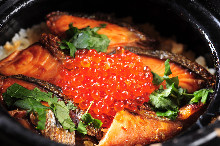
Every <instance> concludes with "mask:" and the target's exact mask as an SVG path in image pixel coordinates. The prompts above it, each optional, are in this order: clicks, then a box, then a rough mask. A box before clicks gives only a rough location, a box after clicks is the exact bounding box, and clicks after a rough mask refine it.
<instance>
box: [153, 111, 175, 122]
mask: <svg viewBox="0 0 220 146" xmlns="http://www.w3.org/2000/svg"><path fill="white" fill-rule="evenodd" d="M178 112H179V111H178V109H174V110H167V111H157V112H156V115H157V116H160V117H167V118H169V119H171V120H175V119H176V117H177V116H178Z"/></svg>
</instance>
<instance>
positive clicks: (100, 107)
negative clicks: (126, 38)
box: [58, 48, 155, 127]
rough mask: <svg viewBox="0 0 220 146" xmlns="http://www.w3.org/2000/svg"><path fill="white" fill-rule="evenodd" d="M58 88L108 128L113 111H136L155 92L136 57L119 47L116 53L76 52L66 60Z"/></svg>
mask: <svg viewBox="0 0 220 146" xmlns="http://www.w3.org/2000/svg"><path fill="white" fill-rule="evenodd" d="M63 66H64V68H63V70H62V71H61V76H62V79H61V80H60V81H59V82H58V85H59V86H60V87H61V88H62V90H63V93H64V94H65V95H67V96H68V97H69V98H70V99H71V100H73V101H74V102H75V103H77V104H78V106H79V108H80V109H82V110H86V109H88V108H89V106H90V104H91V102H93V104H92V106H91V108H90V109H89V113H90V114H91V115H92V116H93V117H94V118H97V119H99V120H101V121H102V122H103V126H102V127H109V125H110V124H111V122H112V120H113V118H114V116H115V114H116V112H118V111H121V110H123V109H129V110H131V111H136V110H137V108H138V106H140V105H142V104H143V103H144V102H148V101H149V95H150V93H152V92H153V91H154V89H155V87H154V85H153V83H152V80H153V76H152V74H151V71H150V69H149V68H148V67H145V66H144V64H143V63H142V62H141V59H140V57H139V56H137V55H136V54H134V53H131V52H129V51H127V50H124V49H123V48H119V49H117V51H116V54H113V55H107V54H105V53H101V52H99V53H98V52H97V51H96V50H94V49H91V50H78V51H77V52H76V54H75V58H69V59H67V60H66V61H65V62H64V64H63Z"/></svg>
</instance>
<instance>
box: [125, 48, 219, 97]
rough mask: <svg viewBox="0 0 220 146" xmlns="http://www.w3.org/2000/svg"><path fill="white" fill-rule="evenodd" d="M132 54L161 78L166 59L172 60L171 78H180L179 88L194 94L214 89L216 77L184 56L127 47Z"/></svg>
mask: <svg viewBox="0 0 220 146" xmlns="http://www.w3.org/2000/svg"><path fill="white" fill-rule="evenodd" d="M126 49H128V50H129V51H131V52H134V53H136V54H138V55H139V56H140V57H141V60H142V62H143V63H144V65H146V66H148V67H149V68H150V69H151V70H152V71H153V72H155V73H157V74H158V75H160V76H161V77H162V76H164V72H165V65H164V62H165V61H166V59H169V60H170V63H169V64H170V69H171V71H172V74H171V75H170V76H169V77H176V76H178V79H179V86H180V87H182V88H184V89H187V91H188V92H189V93H193V92H194V91H197V90H199V89H201V88H206V87H214V85H215V79H214V76H213V75H212V74H211V73H209V72H208V71H207V70H206V69H205V68H204V67H202V66H201V65H199V64H197V63H196V62H192V61H190V60H189V59H187V58H186V57H184V56H182V55H177V54H172V53H170V52H167V51H162V50H143V49H141V48H132V47H131V48H130V47H127V48H126Z"/></svg>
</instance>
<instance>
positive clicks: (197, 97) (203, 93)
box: [190, 89, 214, 104]
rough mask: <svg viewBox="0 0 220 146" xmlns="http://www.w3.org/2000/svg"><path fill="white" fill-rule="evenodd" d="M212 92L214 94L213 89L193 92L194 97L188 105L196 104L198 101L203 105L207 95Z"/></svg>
mask: <svg viewBox="0 0 220 146" xmlns="http://www.w3.org/2000/svg"><path fill="white" fill-rule="evenodd" d="M213 92H214V91H213V89H201V90H198V91H195V92H194V93H193V95H194V97H193V98H192V99H191V100H190V104H192V103H198V102H199V101H200V100H201V102H202V103H203V104H205V103H206V100H207V97H208V95H209V93H213Z"/></svg>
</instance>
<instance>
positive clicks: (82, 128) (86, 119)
mask: <svg viewBox="0 0 220 146" xmlns="http://www.w3.org/2000/svg"><path fill="white" fill-rule="evenodd" d="M92 104H93V102H92V103H91V104H90V106H89V108H88V109H87V111H86V112H85V113H84V114H83V115H82V117H81V119H80V122H79V124H78V128H77V131H79V132H80V133H83V134H87V130H86V127H87V126H89V125H92V126H93V127H94V128H97V129H98V128H100V127H101V126H102V124H103V123H102V122H101V121H100V120H98V119H94V118H93V117H92V116H91V114H90V113H88V111H89V109H90V107H91V105H92Z"/></svg>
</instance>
